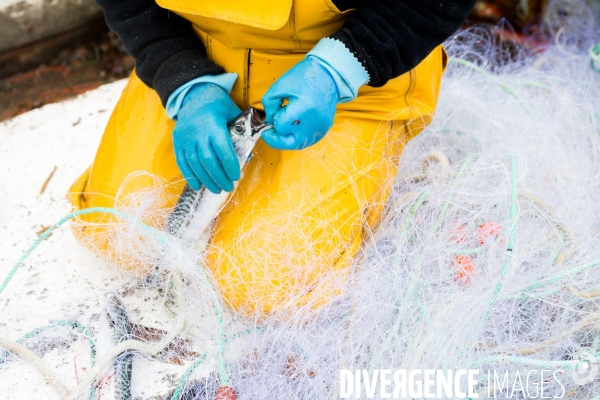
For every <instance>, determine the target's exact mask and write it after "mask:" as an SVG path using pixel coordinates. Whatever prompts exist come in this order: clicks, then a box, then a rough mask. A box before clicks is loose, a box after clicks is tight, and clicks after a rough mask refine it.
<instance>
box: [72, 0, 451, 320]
mask: <svg viewBox="0 0 600 400" xmlns="http://www.w3.org/2000/svg"><path fill="white" fill-rule="evenodd" d="M157 3H158V4H159V5H160V6H161V7H164V8H167V9H170V10H172V11H174V12H176V13H177V14H179V15H181V16H182V17H183V18H186V19H187V20H189V21H191V22H192V24H193V26H194V29H195V31H196V32H197V34H198V35H199V37H200V38H201V39H202V41H203V43H204V45H205V46H206V51H207V53H208V57H209V58H210V59H212V60H214V61H215V62H216V63H217V64H219V65H221V66H222V67H223V68H225V71H227V72H237V74H238V76H239V78H238V80H237V82H236V83H235V85H234V87H233V91H232V93H231V97H232V98H233V100H234V101H235V102H236V104H237V105H238V106H239V107H240V108H241V109H246V108H248V107H256V108H258V109H263V107H262V104H261V97H262V96H263V94H264V93H265V92H266V91H267V89H268V88H269V87H270V85H271V84H272V83H273V82H275V81H276V80H277V79H278V78H279V77H280V76H281V75H283V74H284V73H285V72H286V71H287V70H289V69H290V68H291V67H292V66H293V65H295V64H296V63H298V62H299V61H301V60H302V59H303V58H304V56H305V54H306V52H308V51H309V50H310V49H311V48H312V47H313V46H314V45H315V44H316V43H317V41H318V40H319V39H321V38H323V37H326V36H329V35H331V34H332V33H334V32H335V31H337V30H338V29H340V28H341V26H342V23H343V22H344V20H345V19H346V18H347V17H348V16H349V15H351V13H352V10H350V11H346V12H340V11H339V10H338V9H337V8H336V7H335V6H334V5H333V3H332V2H331V1H330V0H277V1H265V0H255V1H247V0H229V1H222V0H204V1H192V0H157ZM444 66H445V53H444V50H443V49H442V48H441V47H438V48H437V49H435V50H434V51H433V52H432V53H431V54H430V55H429V56H428V57H427V58H426V59H425V60H423V62H421V64H419V65H418V66H417V67H416V68H415V69H413V70H412V71H410V72H408V73H406V74H404V75H402V76H400V77H398V78H396V79H393V80H391V81H389V83H387V84H386V85H385V86H384V87H381V88H372V87H368V86H364V87H362V88H361V89H360V91H359V95H358V98H357V99H356V100H354V101H352V102H350V103H345V104H340V105H338V108H337V114H336V117H335V123H334V125H333V127H332V128H331V130H330V131H329V133H328V134H327V135H326V136H325V138H324V139H323V140H321V141H320V142H318V143H317V144H315V145H314V146H312V147H309V148H307V149H305V150H299V151H280V150H275V149H272V148H270V147H268V146H267V145H266V144H265V143H264V142H263V141H259V142H258V144H257V146H256V148H255V150H254V156H253V158H252V159H251V161H250V162H249V164H248V165H247V166H246V170H245V175H244V177H243V178H242V180H241V181H240V184H239V186H238V188H237V189H236V190H235V192H234V193H233V195H232V196H231V198H230V201H229V203H228V204H227V206H226V207H225V209H224V210H223V211H222V212H221V213H220V215H219V216H218V219H217V221H216V225H215V231H214V234H213V237H212V240H211V243H210V245H209V249H208V251H207V266H208V268H209V269H210V271H211V272H212V275H213V278H214V279H215V282H216V283H217V285H218V289H219V290H220V292H221V293H222V295H223V297H224V299H225V300H226V301H227V302H228V304H229V305H230V306H231V307H233V308H234V309H235V310H237V311H241V312H245V313H254V312H257V313H259V314H260V313H268V312H272V311H277V310H284V309H285V310H289V309H291V308H294V307H310V308H314V307H317V306H319V305H322V304H324V303H326V302H327V301H329V300H331V299H332V297H334V296H335V295H337V294H339V293H341V291H342V290H343V288H344V286H345V285H346V282H347V278H348V276H349V274H350V268H351V263H352V260H353V257H354V256H355V255H356V253H357V252H358V250H359V247H360V245H361V243H362V241H363V237H365V235H367V234H368V232H369V230H370V229H374V227H375V224H376V223H377V220H378V219H379V217H380V214H381V212H382V209H383V203H384V202H385V200H386V198H387V197H388V195H389V191H390V188H391V185H392V181H393V178H394V176H395V174H396V170H397V164H398V162H399V156H400V153H401V152H402V150H403V148H404V144H405V143H406V141H407V140H409V139H410V138H412V137H414V136H415V135H416V134H417V133H419V132H420V131H421V130H422V129H423V128H424V127H425V126H426V125H427V124H428V123H429V121H430V120H431V115H432V114H433V112H434V109H435V104H436V101H437V96H438V91H439V86H440V80H441V76H442V72H443V69H444ZM298 84H299V85H302V82H298ZM173 126H174V123H173V121H171V120H170V119H169V118H168V117H167V115H166V113H165V110H164V108H163V106H162V105H161V103H160V100H159V98H158V95H157V94H156V93H155V92H154V91H153V90H151V89H149V88H148V87H146V86H145V85H144V84H143V83H142V82H141V81H140V80H139V79H138V78H137V76H136V75H135V73H132V75H131V77H130V79H129V83H128V85H127V87H126V88H125V90H124V92H123V94H122V96H121V99H120V100H119V103H118V104H117V106H116V108H115V110H114V111H113V114H112V116H111V119H110V121H109V123H108V126H107V127H106V131H105V133H104V136H103V138H102V142H101V144H100V148H99V149H98V153H97V155H96V159H95V161H94V163H93V165H92V166H91V167H90V168H89V169H88V170H87V171H86V172H85V173H84V174H83V175H82V176H81V177H80V178H79V179H78V180H77V181H76V182H75V183H74V185H73V186H72V188H71V190H70V199H71V201H72V203H73V205H74V206H75V207H76V208H77V209H83V208H88V207H112V206H114V203H115V197H116V195H117V192H118V191H119V190H121V191H120V192H119V195H124V194H127V193H128V192H132V191H135V190H143V189H144V187H143V186H144V185H145V184H147V185H151V184H152V182H151V181H150V180H148V182H145V181H144V180H143V179H142V180H141V181H140V180H139V181H137V183H136V185H132V186H131V187H129V186H128V187H124V188H122V187H121V186H122V183H123V182H124V181H125V180H126V177H128V175H130V174H131V173H133V172H136V171H145V172H148V173H151V174H154V175H156V176H159V177H161V178H163V179H164V180H165V181H167V182H169V183H171V184H170V185H168V186H165V191H167V193H166V195H165V196H164V203H165V204H164V207H172V206H174V204H175V202H176V200H177V197H178V195H179V194H180V193H181V191H182V189H183V186H184V183H185V182H183V181H182V175H181V173H180V172H179V169H178V168H177V165H176V163H175V155H174V152H173V144H172V139H171V132H172V130H173ZM140 182H141V183H140ZM144 182H145V183H144ZM110 223H111V220H110V217H107V216H106V215H102V214H90V215H87V216H84V217H82V218H81V220H80V221H78V222H77V223H76V224H74V232H75V234H76V236H77V237H78V238H79V240H80V241H81V242H82V243H84V244H86V245H87V246H88V247H91V248H93V249H94V250H95V251H96V252H100V253H104V254H105V255H107V254H109V253H110V251H111V246H112V245H111V241H110V240H111V235H110V234H109V233H108V234H107V232H109V227H110ZM162 223H164V220H163V221H154V224H155V225H160V224H162Z"/></svg>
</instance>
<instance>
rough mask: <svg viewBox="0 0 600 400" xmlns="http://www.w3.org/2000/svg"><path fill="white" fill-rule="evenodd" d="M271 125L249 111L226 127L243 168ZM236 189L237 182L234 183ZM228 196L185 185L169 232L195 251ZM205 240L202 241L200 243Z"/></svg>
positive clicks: (170, 221) (169, 223)
mask: <svg viewBox="0 0 600 400" xmlns="http://www.w3.org/2000/svg"><path fill="white" fill-rule="evenodd" d="M269 127H270V125H267V124H266V123H264V122H263V121H262V120H261V118H260V116H259V113H258V111H257V110H256V109H254V108H249V109H248V110H246V111H244V112H243V113H242V114H241V115H240V116H239V117H237V118H236V119H235V120H234V121H233V122H232V123H231V124H230V125H229V127H228V129H229V135H230V136H231V142H232V143H233V148H234V150H235V153H236V155H237V158H238V161H239V162H240V165H241V166H242V173H243V166H244V164H245V163H246V162H247V161H248V160H249V159H250V156H251V155H252V150H253V149H254V146H255V145H256V142H257V141H258V139H259V138H260V135H261V134H262V132H264V131H265V130H266V129H267V128H269ZM235 186H236V187H237V182H236V183H235ZM228 197H229V193H227V192H221V193H219V194H214V193H212V192H210V191H209V190H208V189H206V188H205V187H202V188H201V189H200V190H198V191H195V190H193V189H192V188H191V187H190V186H189V185H187V184H186V185H185V188H184V189H183V193H182V194H181V197H180V198H179V200H178V202H177V205H176V206H175V209H174V210H173V213H172V214H171V216H170V217H169V220H168V221H167V229H168V231H169V232H170V233H171V234H173V235H175V236H177V237H179V238H180V239H183V240H184V241H185V242H187V243H195V244H196V249H197V250H199V251H200V250H202V249H201V248H200V247H201V246H202V245H201V244H198V242H200V243H203V242H207V240H208V238H207V236H209V235H210V231H209V228H210V224H211V222H212V221H213V220H214V219H215V218H216V217H217V215H218V213H219V211H220V210H221V208H222V207H223V205H224V204H225V202H226V201H227V198H228ZM203 238H204V239H203Z"/></svg>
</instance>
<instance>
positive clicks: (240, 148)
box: [229, 107, 271, 164]
mask: <svg viewBox="0 0 600 400" xmlns="http://www.w3.org/2000/svg"><path fill="white" fill-rule="evenodd" d="M270 127H271V126H270V125H268V124H266V123H265V122H264V121H263V120H262V118H261V116H260V113H259V112H258V110H256V109H255V108H253V107H251V108H249V109H247V110H246V111H244V112H243V113H242V114H241V115H240V116H239V117H237V118H236V119H235V120H234V121H233V122H232V123H231V124H230V125H229V135H230V137H231V142H232V143H233V148H234V149H235V152H236V154H237V156H238V160H239V161H240V164H243V163H244V162H245V161H246V160H247V159H248V157H249V156H250V154H251V153H252V149H253V148H254V145H255V144H256V142H257V141H258V139H259V138H260V135H261V134H262V133H263V132H264V131H265V130H266V129H268V128H270Z"/></svg>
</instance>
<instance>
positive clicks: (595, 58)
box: [589, 43, 600, 72]
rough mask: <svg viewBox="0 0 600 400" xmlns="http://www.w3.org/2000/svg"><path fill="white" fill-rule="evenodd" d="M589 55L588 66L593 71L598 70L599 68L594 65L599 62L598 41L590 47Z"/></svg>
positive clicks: (599, 48) (599, 49) (599, 50)
mask: <svg viewBox="0 0 600 400" xmlns="http://www.w3.org/2000/svg"><path fill="white" fill-rule="evenodd" d="M589 55H590V66H591V67H592V69H593V70H594V71H596V72H600V69H599V68H598V67H597V66H596V65H597V64H600V43H596V44H595V45H593V46H591V47H590V50H589Z"/></svg>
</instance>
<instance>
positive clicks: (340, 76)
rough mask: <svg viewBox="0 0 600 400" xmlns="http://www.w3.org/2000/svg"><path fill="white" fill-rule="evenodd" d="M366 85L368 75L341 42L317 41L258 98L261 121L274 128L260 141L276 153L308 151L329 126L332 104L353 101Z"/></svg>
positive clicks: (334, 108)
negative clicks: (303, 56)
mask: <svg viewBox="0 0 600 400" xmlns="http://www.w3.org/2000/svg"><path fill="white" fill-rule="evenodd" d="M368 81H369V74H368V73H367V71H366V70H365V68H364V67H363V66H362V64H361V63H360V62H359V61H358V60H357V59H356V57H354V55H353V54H352V53H351V52H350V50H348V49H347V48H346V47H345V45H344V44H343V43H342V42H339V41H337V40H335V39H330V38H324V39H321V40H320V41H319V43H317V45H316V46H315V47H314V48H313V49H312V50H311V51H310V52H309V53H308V54H307V55H306V58H305V59H304V60H302V61H301V62H299V63H298V64H296V65H295V66H294V67H292V68H291V69H290V70H289V71H287V72H286V73H285V74H284V75H283V76H282V77H281V78H279V79H278V80H277V82H275V83H274V84H273V86H271V87H270V88H269V90H268V91H267V93H265V95H264V96H263V98H262V103H263V106H264V107H265V113H266V122H267V123H268V124H269V125H273V126H274V129H270V130H268V131H265V132H263V134H262V138H263V139H264V141H265V142H266V143H267V144H268V145H269V146H271V147H274V148H276V149H281V150H300V149H304V148H306V147H308V146H312V145H313V144H315V143H317V142H318V141H319V140H321V139H322V138H323V137H324V136H325V134H326V133H327V132H328V131H329V129H330V128H331V126H332V125H333V119H334V117H335V111H336V105H337V104H338V103H345V102H348V101H352V100H353V99H354V98H356V96H357V95H358V89H359V88H360V86H362V85H364V84H365V83H367V82H368ZM285 100H287V101H288V103H287V104H286V105H284V102H285Z"/></svg>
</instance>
